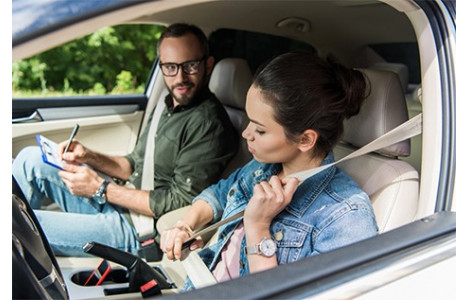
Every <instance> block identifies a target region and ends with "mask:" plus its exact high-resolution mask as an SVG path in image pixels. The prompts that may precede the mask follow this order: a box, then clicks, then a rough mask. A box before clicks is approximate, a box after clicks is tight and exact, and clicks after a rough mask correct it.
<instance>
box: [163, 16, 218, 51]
mask: <svg viewBox="0 0 469 300" xmlns="http://www.w3.org/2000/svg"><path fill="white" fill-rule="evenodd" d="M190 33H191V34H193V35H195V37H196V38H197V39H198V40H199V43H200V49H201V50H202V53H203V54H204V57H208V56H209V54H210V53H209V45H208V40H207V37H206V36H205V33H204V32H203V31H202V30H201V29H200V28H199V27H197V26H195V25H192V24H186V23H175V24H172V25H170V26H169V27H167V28H166V29H165V30H164V31H163V32H162V33H161V36H160V39H159V40H158V44H157V50H158V53H159V52H160V45H161V42H162V41H163V40H164V39H165V38H177V37H181V36H184V35H186V34H190Z"/></svg>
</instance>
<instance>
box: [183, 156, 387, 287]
mask: <svg viewBox="0 0 469 300" xmlns="http://www.w3.org/2000/svg"><path fill="white" fill-rule="evenodd" d="M333 161H334V157H333V155H332V153H331V154H329V155H328V156H327V157H326V159H325V160H324V161H323V163H322V165H324V164H329V163H332V162H333ZM280 168H281V165H280V164H263V163H259V162H257V161H256V160H252V161H251V162H249V163H248V164H247V165H245V166H244V167H243V168H240V169H238V170H236V171H235V172H234V173H233V174H232V175H231V176H230V177H228V178H227V179H226V180H221V181H220V182H218V183H217V184H214V185H212V186H210V187H208V188H207V189H205V190H204V191H203V192H202V193H201V194H200V195H199V196H197V197H196V198H194V201H197V200H199V199H202V200H205V201H206V202H207V203H208V204H210V206H211V207H212V208H213V212H214V213H213V221H212V222H217V221H219V220H221V219H226V218H228V217H229V216H231V215H234V214H236V213H238V212H239V211H241V210H243V209H244V208H245V207H246V205H247V203H248V201H249V199H251V196H252V194H253V189H254V185H255V184H257V183H259V182H261V181H263V180H265V181H268V180H269V178H270V177H271V176H272V175H275V174H278V173H279V171H280ZM239 222H241V221H240V220H235V221H233V222H230V223H228V224H225V225H223V226H222V227H220V228H219V239H218V242H217V243H216V244H214V245H212V246H210V247H208V248H206V249H204V250H202V251H200V252H199V255H200V256H201V258H202V260H203V261H204V262H205V264H206V265H207V266H208V267H209V269H210V270H213V269H214V267H215V265H216V263H217V262H218V258H219V255H220V252H221V250H222V249H223V246H224V245H225V244H226V243H227V241H228V240H229V238H230V237H231V234H232V233H233V231H234V229H235V228H236V226H237V225H238V224H239ZM270 233H271V235H272V237H273V239H274V241H275V242H276V243H277V260H278V263H279V264H286V263H290V262H294V261H297V260H299V259H302V258H304V257H307V256H310V255H316V254H320V253H323V252H326V251H329V250H332V249H335V248H339V247H342V246H345V245H348V244H351V243H354V242H357V241H360V240H363V239H366V238H369V237H372V236H375V235H376V234H377V233H378V226H377V225H376V221H375V217H374V213H373V208H372V206H371V202H370V200H369V198H368V196H367V195H366V194H365V192H363V191H362V190H361V189H360V187H359V186H358V185H357V183H355V181H353V179H352V178H350V177H349V176H348V175H347V174H346V173H345V172H344V171H342V170H340V169H339V168H337V167H335V166H332V167H330V168H328V169H326V170H324V171H322V172H320V173H318V174H316V175H314V176H312V177H310V178H308V179H307V180H305V181H304V182H303V183H302V184H301V185H300V186H299V187H298V188H297V190H296V192H295V194H294V196H293V199H292V201H291V203H290V204H289V205H288V206H287V207H286V209H285V210H284V211H283V212H281V213H280V214H279V215H277V216H276V217H275V218H274V220H273V221H272V224H271V226H270ZM244 246H246V239H245V238H244V239H243V241H242V244H241V249H240V254H239V255H240V270H239V274H240V276H243V275H245V274H248V273H249V266H248V260H247V257H246V254H245V253H244ZM190 288H192V285H191V284H190V282H187V283H186V285H185V287H184V289H190Z"/></svg>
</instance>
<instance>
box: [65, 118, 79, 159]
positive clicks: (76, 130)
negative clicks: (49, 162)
mask: <svg viewBox="0 0 469 300" xmlns="http://www.w3.org/2000/svg"><path fill="white" fill-rule="evenodd" d="M78 128H80V126H79V125H78V124H75V127H74V128H73V131H72V134H71V135H70V139H69V140H68V143H67V146H65V150H64V153H65V152H68V148H70V145H71V144H72V140H73V138H74V137H75V135H77V132H78Z"/></svg>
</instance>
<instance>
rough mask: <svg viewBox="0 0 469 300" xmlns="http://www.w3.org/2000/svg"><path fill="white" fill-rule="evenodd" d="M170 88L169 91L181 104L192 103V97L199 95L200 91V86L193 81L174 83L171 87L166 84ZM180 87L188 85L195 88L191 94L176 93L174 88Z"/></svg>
mask: <svg viewBox="0 0 469 300" xmlns="http://www.w3.org/2000/svg"><path fill="white" fill-rule="evenodd" d="M166 87H167V88H168V90H169V93H170V94H171V96H172V97H173V99H175V100H176V101H177V103H179V105H188V104H190V103H191V101H192V99H194V97H195V95H197V93H198V91H199V90H200V86H195V85H194V84H193V83H192V82H183V83H179V84H176V85H173V86H172V87H171V88H169V87H168V86H166ZM178 87H188V88H194V89H193V90H192V93H191V94H190V95H176V94H175V93H174V92H173V90H174V89H176V88H178Z"/></svg>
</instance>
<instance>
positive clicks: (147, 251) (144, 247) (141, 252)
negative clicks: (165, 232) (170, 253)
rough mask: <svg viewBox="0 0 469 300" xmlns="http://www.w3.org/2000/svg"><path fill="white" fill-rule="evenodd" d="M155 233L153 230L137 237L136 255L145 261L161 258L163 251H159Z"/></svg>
mask: <svg viewBox="0 0 469 300" xmlns="http://www.w3.org/2000/svg"><path fill="white" fill-rule="evenodd" d="M156 234H157V231H156V230H153V232H152V233H150V234H147V235H144V236H139V237H138V241H139V243H140V249H138V256H139V257H140V258H143V259H145V260H146V261H147V262H150V261H160V260H161V259H162V258H163V251H161V249H160V247H159V245H158V243H157V242H156V241H155V237H156Z"/></svg>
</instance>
